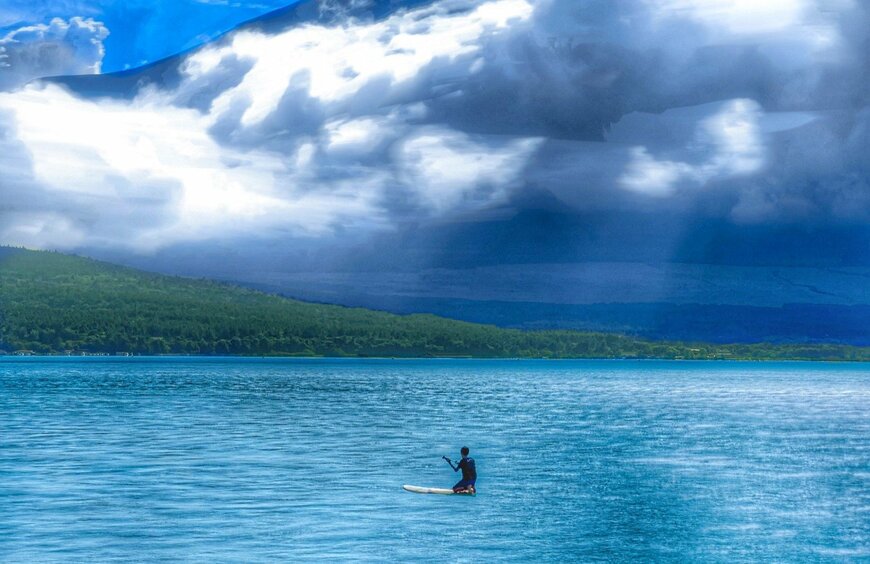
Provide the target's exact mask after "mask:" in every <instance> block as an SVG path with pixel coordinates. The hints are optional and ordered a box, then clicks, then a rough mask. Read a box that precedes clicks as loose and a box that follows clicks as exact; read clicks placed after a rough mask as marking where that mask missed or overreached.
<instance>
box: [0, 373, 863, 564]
mask: <svg viewBox="0 0 870 564" xmlns="http://www.w3.org/2000/svg"><path fill="white" fill-rule="evenodd" d="M463 445H468V446H469V447H470V448H471V456H473V457H474V458H475V459H476V461H477V466H478V472H479V476H480V477H479V480H478V490H479V493H478V495H477V496H475V497H468V496H438V495H418V494H412V493H408V492H405V491H403V490H402V489H401V487H402V484H416V485H423V486H438V487H449V486H451V485H452V484H453V482H455V481H456V480H457V479H458V477H457V475H456V474H454V473H453V471H452V470H451V469H450V468H449V467H448V466H447V464H446V463H445V462H444V461H442V460H441V456H442V455H448V456H450V457H453V458H459V448H460V447H461V446H463ZM324 558H332V559H335V560H341V561H348V560H350V561H356V560H373V561H383V560H392V561H407V560H428V561H434V560H445V559H449V560H451V561H469V562H471V561H474V562H481V561H528V560H534V561H566V560H568V561H596V560H601V561H625V562H634V561H686V560H692V561H710V562H735V561H772V560H777V561H796V560H810V561H844V560H845V561H850V560H852V561H854V560H864V559H867V558H870V366H865V365H860V364H829V363H818V364H813V363H750V362H746V363H738V362H734V363H731V362H657V361H484V360H329V359H324V360H321V359H294V360H285V359H214V358H212V359H207V358H150V359H149V358H94V359H87V358H22V359H17V358H8V357H7V358H4V359H2V360H0V560H2V561H12V562H19V561H20V562H32V561H43V562H44V561H57V560H59V561H84V560H91V561H99V562H105V561H113V560H114V561H129V560H137V561H141V560H146V561H154V560H173V561H175V560H185V561H191V560H192V561H245V562H255V561H305V560H320V559H324Z"/></svg>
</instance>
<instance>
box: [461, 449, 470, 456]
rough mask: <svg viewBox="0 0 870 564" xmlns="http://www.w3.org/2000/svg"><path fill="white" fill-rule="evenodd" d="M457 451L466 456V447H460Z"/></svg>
mask: <svg viewBox="0 0 870 564" xmlns="http://www.w3.org/2000/svg"><path fill="white" fill-rule="evenodd" d="M459 452H461V453H462V456H468V447H462V448H461V449H460V450H459Z"/></svg>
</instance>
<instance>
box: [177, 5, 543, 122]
mask: <svg viewBox="0 0 870 564" xmlns="http://www.w3.org/2000/svg"><path fill="white" fill-rule="evenodd" d="M531 14H532V5H531V4H530V3H529V2H527V1H525V0H497V1H495V2H490V3H486V4H483V5H482V6H480V7H478V8H477V9H475V10H472V11H470V12H459V13H456V14H452V13H451V12H450V10H448V9H447V7H446V6H445V5H444V4H437V5H436V6H435V7H432V8H426V9H423V10H420V11H417V12H414V13H413V15H408V14H399V15H395V16H393V17H390V18H388V19H386V20H384V21H382V22H376V23H371V24H355V23H349V24H347V25H344V26H337V27H322V26H316V25H303V26H301V27H297V28H293V29H290V30H289V31H286V32H283V33H279V34H277V35H272V36H269V35H264V34H262V33H258V32H242V33H238V34H236V35H235V36H233V38H232V40H231V41H230V43H229V44H228V45H226V46H223V47H219V48H214V49H206V50H204V51H201V52H199V53H196V54H194V55H193V56H192V57H191V58H190V59H189V62H188V64H187V66H186V68H185V71H186V72H187V74H188V76H189V77H191V78H192V79H195V78H196V77H197V76H199V75H201V74H202V73H204V72H208V71H209V70H210V69H212V68H214V66H215V65H216V64H217V62H218V61H220V60H222V59H223V58H224V57H225V56H227V55H230V54H231V55H233V56H236V57H238V58H240V59H245V60H251V61H253V67H252V68H251V70H250V71H249V72H248V73H246V74H245V77H244V79H243V80H242V81H241V83H240V84H238V85H237V86H235V87H233V88H230V89H228V90H227V91H225V92H223V93H222V94H221V95H220V96H219V97H218V98H217V99H216V100H215V101H214V103H213V105H212V114H213V115H214V116H215V118H219V117H220V116H222V115H224V114H226V113H228V112H231V111H234V110H235V108H237V107H238V106H239V105H240V104H241V105H243V106H244V107H245V110H244V112H243V113H242V115H241V123H242V124H243V125H244V126H250V125H255V124H258V123H260V122H262V121H263V120H264V119H266V118H267V117H268V116H269V115H270V114H272V113H273V112H274V111H275V110H276V108H277V106H278V104H279V102H280V101H281V98H282V96H283V95H284V94H285V92H286V91H287V89H288V86H289V85H290V83H291V81H293V80H297V81H300V82H301V83H302V84H304V85H305V89H306V91H307V93H308V95H309V96H310V97H312V98H315V99H317V100H319V101H320V102H321V103H323V104H329V105H336V104H338V103H340V102H342V101H346V100H348V99H350V98H351V97H354V96H357V95H358V94H359V93H360V91H361V90H363V89H364V88H365V87H366V86H369V85H371V84H373V83H375V82H378V85H377V89H376V90H375V91H374V92H373V93H371V94H370V95H371V96H372V98H373V99H372V100H371V101H370V102H369V103H368V105H369V106H381V105H386V104H391V103H396V102H398V101H399V100H400V96H401V94H403V93H404V92H403V87H406V86H408V83H409V82H410V81H412V80H413V79H415V78H417V77H418V76H419V74H420V72H421V70H422V69H423V68H425V67H426V65H429V64H431V63H433V62H435V61H436V60H444V61H447V62H449V61H452V60H455V59H457V58H458V57H462V56H467V55H473V54H475V53H477V52H479V50H480V49H481V47H482V39H483V38H484V37H485V36H486V35H487V34H489V33H491V32H493V31H497V30H499V29H503V28H505V27H507V26H508V25H510V24H511V23H512V22H516V21H518V20H523V19H528V18H529V17H530V16H531ZM473 62H474V61H473V60H469V63H468V64H469V65H471V64H473ZM357 102H359V100H357Z"/></svg>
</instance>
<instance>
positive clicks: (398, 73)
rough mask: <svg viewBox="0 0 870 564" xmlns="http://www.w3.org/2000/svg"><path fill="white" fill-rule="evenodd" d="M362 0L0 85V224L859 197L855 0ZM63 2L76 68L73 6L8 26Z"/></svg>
mask: <svg viewBox="0 0 870 564" xmlns="http://www.w3.org/2000/svg"><path fill="white" fill-rule="evenodd" d="M387 5H390V6H392V4H391V3H389V2H375V1H372V2H365V3H358V2H352V1H349V0H348V1H343V2H330V3H319V4H317V5H316V6H317V7H319V8H323V9H324V10H326V12H328V14H326V15H324V13H321V12H322V11H318V12H317V13H310V12H311V10H308V11H305V10H301V11H300V13H306V14H309V15H311V18H309V19H305V18H302V19H301V20H299V21H296V22H294V23H293V24H292V25H278V24H274V25H258V26H248V27H244V28H242V29H240V30H238V31H236V32H234V33H231V34H229V35H228V36H226V37H224V38H223V39H221V40H219V41H217V42H215V43H213V44H211V45H209V46H206V47H204V48H202V49H199V50H196V51H194V52H193V53H191V54H188V55H185V56H184V57H182V58H180V59H179V60H178V61H177V62H172V63H168V64H169V67H171V69H173V72H168V71H166V70H165V68H164V67H161V68H160V69H156V70H155V69H154V68H151V69H146V70H143V71H141V72H140V73H139V74H136V75H130V76H127V77H125V78H124V80H128V81H129V84H130V85H131V90H130V93H129V96H128V97H127V98H122V97H120V96H118V97H116V98H112V97H108V96H106V95H105V94H106V92H111V91H112V90H111V88H109V87H106V88H104V89H102V90H101V87H100V85H110V84H114V83H112V82H111V81H112V80H116V79H117V77H100V78H97V79H94V80H93V81H91V83H90V84H92V85H96V86H94V88H93V90H92V92H96V93H97V94H96V95H95V94H93V93H90V94H89V93H88V92H87V91H85V90H79V89H77V88H78V87H77V86H75V84H74V83H73V82H69V83H68V84H70V85H72V86H71V87H70V88H64V87H62V86H58V85H57V83H47V84H32V85H29V86H26V87H24V88H22V89H20V90H18V91H16V92H10V93H7V94H0V116H3V119H2V120H0V149H2V150H4V151H6V152H7V155H17V156H16V157H14V158H13V157H7V158H5V159H2V160H0V166H2V167H3V171H4V178H3V179H0V193H2V194H4V195H5V196H8V197H10V199H9V202H10V203H9V204H7V206H6V207H5V208H3V210H2V211H0V219H2V221H3V226H4V230H3V231H2V232H0V236H2V241H3V242H18V243H21V242H24V243H28V244H34V245H39V246H57V247H64V246H68V247H70V246H119V247H127V248H132V249H137V250H146V251H148V250H154V249H159V248H163V247H167V246H172V245H177V244H182V243H187V242H191V241H194V242H195V241H214V240H230V239H233V238H236V237H243V236H263V237H267V238H270V237H271V238H273V239H276V240H290V239H294V240H296V239H298V240H302V241H313V240H329V239H331V238H345V239H347V240H349V241H351V240H352V241H356V240H359V239H360V238H361V237H363V238H364V237H366V236H369V235H371V234H372V233H383V232H389V231H390V230H394V229H398V228H399V227H398V226H400V225H408V224H414V223H421V224H425V223H427V222H436V223H437V222H441V223H443V224H446V223H449V222H450V220H453V219H459V218H461V219H463V220H469V218H470V220H474V219H475V218H478V217H479V218H483V219H481V221H483V220H484V219H485V218H486V217H490V216H491V214H493V213H514V212H515V213H520V212H522V211H523V210H522V206H524V205H532V204H525V203H523V202H529V201H531V200H532V199H533V198H531V197H529V198H525V197H524V196H525V195H528V194H537V193H540V192H546V193H548V194H551V195H552V197H553V198H552V201H554V202H557V204H548V205H560V206H563V207H564V210H563V211H564V212H565V213H571V214H578V215H582V214H590V213H591V214H599V213H600V214H621V213H631V214H634V215H633V216H632V217H640V216H643V215H644V214H646V216H648V217H650V218H652V219H650V221H655V220H656V218H657V217H661V214H670V215H669V216H679V217H681V218H683V219H684V220H685V223H686V224H690V223H691V222H692V221H693V218H694V217H696V216H695V215H693V214H700V213H702V212H701V211H699V210H703V214H706V215H704V217H709V218H713V219H715V220H717V221H719V220H721V221H725V222H732V223H734V224H740V225H743V224H746V223H755V224H771V225H773V224H777V223H782V222H801V221H803V222H806V223H807V224H809V223H811V222H814V223H825V222H829V223H831V222H832V223H836V222H840V221H862V220H866V219H868V218H870V209H868V203H867V200H868V198H867V197H866V193H867V188H866V185H867V178H868V157H867V155H866V150H864V149H862V147H866V141H867V136H868V133H867V131H868V126H867V123H868V117H867V116H868V115H870V114H868V108H870V94H868V91H867V88H866V84H865V82H866V81H865V80H862V78H861V77H866V76H867V72H868V71H870V63H868V55H867V53H866V49H865V47H866V44H867V41H868V38H870V31H868V30H870V16H868V10H867V8H866V6H864V5H863V4H860V3H856V2H848V1H846V0H833V1H832V0H826V1H824V2H822V1H821V0H819V1H815V0H773V1H771V2H769V3H758V2H748V1H747V2H744V1H734V2H724V1H722V2H720V1H718V0H713V1H711V2H706V1H705V2H701V1H694V0H669V1H665V2H652V1H649V2H647V1H641V2H611V1H609V0H606V1H605V0H589V1H586V2H576V1H574V0H536V1H533V0H441V1H437V2H431V3H429V4H427V5H425V6H423V7H419V8H416V9H410V8H397V9H395V10H393V11H392V12H391V15H389V16H387V17H384V18H380V19H378V18H376V17H373V15H374V14H376V13H382V12H378V11H377V10H383V9H384V7H385V6H387ZM311 6H314V5H313V4H312V5H311ZM309 7H310V6H309ZM366 14H368V16H369V17H367V16H366ZM327 16H328V17H327ZM300 17H301V16H300ZM864 24H868V25H864ZM53 25H54V24H53ZM63 25H66V26H67V28H69V29H72V28H75V29H76V30H78V31H76V33H73V34H71V33H70V32H69V29H67V31H65V32H64V35H63V37H64V38H67V37H69V38H70V39H65V41H68V42H69V44H70V45H75V46H77V47H76V48H75V49H73V48H72V47H70V49H71V51H70V52H73V53H75V54H76V56H75V57H73V60H75V61H77V62H76V64H78V65H80V66H79V69H80V70H79V71H77V72H84V73H90V72H96V71H98V70H99V59H100V58H101V56H102V55H101V53H102V52H101V48H102V47H101V43H100V42H101V41H102V38H104V31H105V30H104V28H101V27H100V25H99V24H98V23H97V22H93V21H92V20H81V19H80V18H79V19H73V20H71V21H70V22H68V23H66V24H64V22H59V23H58V24H57V26H56V28H57V30H58V31H57V32H52V31H50V30H49V29H42V30H36V31H30V32H25V31H22V30H19V31H18V32H15V34H14V35H15V38H16V39H15V40H14V41H16V42H18V43H15V44H16V45H18V44H19V43H20V44H21V45H24V44H25V43H27V44H34V45H35V44H37V43H39V44H47V42H49V39H50V38H55V37H60V30H61V29H62V28H63ZM49 27H50V26H49ZM28 29H29V28H28ZM101 29H102V30H103V31H100V30H101ZM88 30H90V32H88ZM265 30H269V31H265ZM28 34H30V35H28ZM101 34H103V35H101ZM10 36H11V34H10ZM24 37H29V38H30V39H32V41H30V40H28V42H23V41H22V38H24ZM4 41H7V40H4ZM8 41H12V40H8ZM51 41H56V40H55V39H51ZM40 42H42V43H40ZM9 45H12V43H8V44H7V43H4V46H5V47H6V48H7V49H6V50H7V53H6V57H7V58H6V60H7V62H8V61H9V60H10V58H9V48H8V47H9ZM79 46H80V47H79ZM34 49H35V48H34ZM21 53H24V51H20V53H19V55H16V56H17V57H18V58H17V59H16V60H17V61H21V60H23V59H22V55H21ZM61 60H66V59H63V57H61ZM21 64H22V63H20V62H19V63H18V65H19V66H20V65H21ZM52 64H60V63H52ZM64 64H66V63H64ZM169 67H166V68H169ZM176 67H177V72H175V71H174V69H175V68H176ZM21 68H23V67H21ZM33 68H35V67H31V70H30V71H28V73H30V74H31V75H32V74H33V73H34V72H36V71H35V70H32V69H33ZM3 72H5V71H0V75H2V73H3ZM40 72H42V71H40ZM24 74H27V73H24ZM24 74H22V73H19V75H20V76H24ZM19 75H16V76H19ZM170 75H171V76H172V78H171V80H170V79H169V78H168V77H169V76H170ZM21 80H23V79H21V78H17V79H16V81H21ZM125 84H126V83H125ZM137 85H138V86H137ZM24 193H27V194H29V195H30V196H31V197H30V198H23V197H20V195H21V194H24ZM14 195H18V196H19V197H12V196H14ZM505 210H507V211H505ZM608 217H610V215H608ZM675 223H678V222H676V221H675ZM302 244H305V243H302Z"/></svg>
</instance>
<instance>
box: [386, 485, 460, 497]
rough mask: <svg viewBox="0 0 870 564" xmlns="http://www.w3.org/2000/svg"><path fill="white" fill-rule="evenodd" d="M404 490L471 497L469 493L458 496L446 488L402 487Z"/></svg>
mask: <svg viewBox="0 0 870 564" xmlns="http://www.w3.org/2000/svg"><path fill="white" fill-rule="evenodd" d="M402 489H403V490H405V491H408V492H413V493H420V494H440V495H470V494H467V493H462V494H456V492H454V491H453V490H449V489H446V488H424V487H422V486H408V485H404V486H402Z"/></svg>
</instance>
